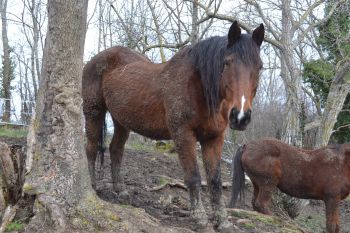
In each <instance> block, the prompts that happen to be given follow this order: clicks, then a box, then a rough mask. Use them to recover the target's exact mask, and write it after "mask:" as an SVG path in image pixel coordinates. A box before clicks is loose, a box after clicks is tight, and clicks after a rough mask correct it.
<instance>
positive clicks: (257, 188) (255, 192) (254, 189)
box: [252, 181, 259, 211]
mask: <svg viewBox="0 0 350 233" xmlns="http://www.w3.org/2000/svg"><path fill="white" fill-rule="evenodd" d="M252 184H253V198H252V207H253V210H255V211H258V210H257V208H256V206H255V202H256V199H257V198H258V194H259V186H258V185H257V184H256V183H255V182H254V181H252Z"/></svg>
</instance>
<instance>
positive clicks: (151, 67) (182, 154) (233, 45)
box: [82, 21, 264, 225]
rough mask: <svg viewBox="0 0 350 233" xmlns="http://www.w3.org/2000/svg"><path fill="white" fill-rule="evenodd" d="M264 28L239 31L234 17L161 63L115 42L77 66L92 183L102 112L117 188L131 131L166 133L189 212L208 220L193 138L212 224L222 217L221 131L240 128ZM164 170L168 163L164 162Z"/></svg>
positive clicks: (256, 74)
mask: <svg viewBox="0 0 350 233" xmlns="http://www.w3.org/2000/svg"><path fill="white" fill-rule="evenodd" d="M263 38H264V26H263V25H262V24H261V25H260V26H259V27H257V28H256V29H255V30H254V31H253V33H252V35H250V34H241V29H240V27H239V25H238V23H237V21H235V22H234V23H233V24H232V25H231V27H230V30H229V33H228V36H225V37H212V38H209V39H207V40H204V41H201V42H198V43H197V44H194V45H191V46H188V47H185V48H184V49H182V50H180V51H179V52H178V53H177V54H176V55H175V56H174V57H173V58H171V59H170V60H169V61H168V62H166V63H164V64H154V63H152V62H150V61H149V60H148V59H147V58H145V57H144V56H143V55H140V54H138V53H136V52H133V51H132V50H130V49H127V48H122V47H115V48H112V49H108V50H106V51H104V52H102V53H100V54H98V55H96V56H95V57H94V58H92V60H91V61H90V62H88V63H87V64H86V66H85V67H84V71H83V78H82V86H83V89H82V90H83V92H82V95H83V110H84V115H85V122H86V125H85V129H86V135H87V145H86V154H87V158H88V164H89V171H90V175H91V182H92V185H93V186H95V160H96V153H97V150H98V147H99V144H100V145H101V143H102V142H100V143H99V139H100V138H101V135H102V128H103V123H104V119H105V114H106V111H109V112H110V114H111V116H112V119H113V123H114V135H113V138H112V142H111V144H110V156H111V162H112V165H111V169H112V181H113V188H114V190H115V191H117V192H118V191H120V189H121V187H122V186H121V183H122V180H121V177H120V175H119V173H120V165H121V161H122V156H123V152H124V145H125V142H126V140H127V138H128V135H129V131H130V130H132V131H134V132H136V133H139V134H141V135H144V136H147V137H149V138H152V139H173V140H174V143H175V147H176V151H177V153H178V154H179V160H180V163H181V165H182V168H183V170H184V173H185V178H184V179H185V183H186V185H187V187H188V190H189V194H190V202H191V215H192V217H194V218H195V219H196V220H197V223H198V224H199V225H206V223H207V221H208V219H207V215H206V214H205V210H204V208H203V205H202V202H201V199H200V185H201V177H200V174H199V170H198V165H197V161H196V142H197V141H199V142H200V144H201V149H202V154H203V161H204V165H205V170H206V175H207V181H208V186H209V190H210V193H211V203H212V208H213V210H214V219H215V221H216V222H215V224H218V225H221V224H222V223H223V222H224V221H226V223H227V220H226V217H225V212H224V208H223V205H222V203H221V192H222V190H221V189H222V187H221V186H222V185H221V178H220V159H221V152H222V146H223V142H224V131H225V129H226V127H227V125H228V123H229V122H230V127H231V128H233V129H237V130H244V129H245V128H246V126H247V125H248V123H249V122H250V117H251V106H252V100H253V98H254V96H255V93H256V89H257V86H258V80H259V71H260V69H261V67H262V62H261V59H260V56H259V52H260V46H261V44H262V41H263ZM169 169H171V168H169Z"/></svg>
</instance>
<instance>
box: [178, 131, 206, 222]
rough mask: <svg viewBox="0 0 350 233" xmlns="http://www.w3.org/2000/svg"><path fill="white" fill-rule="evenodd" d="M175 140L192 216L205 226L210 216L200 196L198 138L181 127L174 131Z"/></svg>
mask: <svg viewBox="0 0 350 233" xmlns="http://www.w3.org/2000/svg"><path fill="white" fill-rule="evenodd" d="M173 140H174V143H175V146H176V151H177V152H178V154H179V160H180V163H181V166H182V168H183V171H184V173H185V179H184V180H185V184H186V186H187V188H188V190H189V195H190V202H191V216H192V217H193V218H194V220H195V221H196V223H197V225H198V226H199V227H205V226H206V225H207V223H208V217H207V214H206V212H205V209H204V207H203V204H202V201H201V197H200V189H201V177H200V174H199V169H198V165H197V158H196V143H197V140H196V138H195V137H194V135H193V132H192V131H187V130H181V129H180V130H177V131H176V133H173Z"/></svg>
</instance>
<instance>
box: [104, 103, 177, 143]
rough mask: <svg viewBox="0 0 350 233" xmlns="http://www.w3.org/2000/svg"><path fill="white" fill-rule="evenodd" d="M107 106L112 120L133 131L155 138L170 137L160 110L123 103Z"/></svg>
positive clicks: (163, 115) (165, 138)
mask: <svg viewBox="0 0 350 233" xmlns="http://www.w3.org/2000/svg"><path fill="white" fill-rule="evenodd" d="M107 108H108V110H109V112H110V113H111V115H112V118H113V119H114V120H116V121H117V122H118V123H119V124H121V125H122V126H124V127H125V128H127V129H129V130H131V131H134V132H135V133H138V134H141V135H143V136H146V137H149V138H151V139H155V140H161V139H162V140H167V139H170V133H169V130H168V128H167V125H166V120H165V114H163V113H162V111H161V110H157V109H156V110H154V109H153V110H149V109H147V108H138V107H132V105H128V106H123V104H120V105H119V106H107Z"/></svg>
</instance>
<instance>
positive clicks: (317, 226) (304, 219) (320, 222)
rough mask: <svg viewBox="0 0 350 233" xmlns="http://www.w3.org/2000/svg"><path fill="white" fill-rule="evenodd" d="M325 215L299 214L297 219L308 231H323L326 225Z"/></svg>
mask: <svg viewBox="0 0 350 233" xmlns="http://www.w3.org/2000/svg"><path fill="white" fill-rule="evenodd" d="M325 220H326V219H325V216H324V215H322V214H314V215H312V217H311V216H305V215H299V216H298V217H297V218H296V219H295V221H296V223H297V224H298V225H299V226H301V227H303V228H305V229H306V230H307V231H308V232H322V231H323V230H324V229H323V227H322V226H324V225H325Z"/></svg>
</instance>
